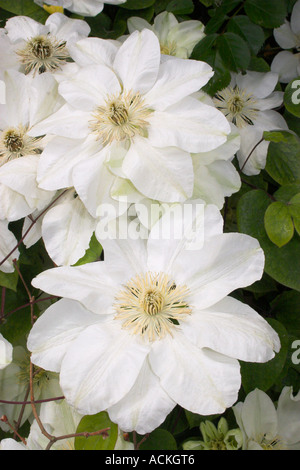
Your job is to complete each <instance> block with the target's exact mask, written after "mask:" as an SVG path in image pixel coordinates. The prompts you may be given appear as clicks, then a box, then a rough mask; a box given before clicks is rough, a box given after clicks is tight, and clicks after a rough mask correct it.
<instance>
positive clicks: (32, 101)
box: [0, 70, 61, 221]
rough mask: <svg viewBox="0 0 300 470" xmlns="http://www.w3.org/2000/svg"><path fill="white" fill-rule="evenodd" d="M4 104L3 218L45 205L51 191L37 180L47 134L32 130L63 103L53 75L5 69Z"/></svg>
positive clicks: (0, 151) (0, 130)
mask: <svg viewBox="0 0 300 470" xmlns="http://www.w3.org/2000/svg"><path fill="white" fill-rule="evenodd" d="M4 82H5V94H6V98H5V104H1V105H0V107H1V118H0V194H1V198H0V218H6V219H7V220H9V221H12V220H18V219H20V218H22V217H25V216H27V215H29V214H31V213H32V212H33V211H34V210H36V209H41V208H43V207H45V206H46V205H47V204H48V203H49V201H50V200H51V199H52V197H53V194H54V193H53V192H52V191H46V190H44V189H41V188H39V187H38V184H37V181H36V175H37V166H38V162H39V158H40V154H41V152H42V150H43V147H44V145H45V142H46V140H47V138H46V137H45V136H37V137H32V136H30V135H29V131H30V130H32V129H34V127H35V125H36V124H37V123H38V122H39V121H40V120H41V119H44V118H45V117H46V116H49V115H50V114H51V112H54V111H56V110H57V108H58V107H59V106H60V104H61V97H59V96H58V93H57V83H56V81H55V79H54V78H53V76H52V75H50V74H43V75H37V76H36V77H34V78H33V77H31V76H26V75H24V74H22V73H21V72H17V71H15V70H10V71H6V72H5V74H4Z"/></svg>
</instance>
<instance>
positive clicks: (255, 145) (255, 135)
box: [214, 71, 288, 175]
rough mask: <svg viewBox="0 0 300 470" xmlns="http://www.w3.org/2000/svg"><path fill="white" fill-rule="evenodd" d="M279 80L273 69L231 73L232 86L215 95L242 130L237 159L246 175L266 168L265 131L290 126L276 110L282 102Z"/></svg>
mask: <svg viewBox="0 0 300 470" xmlns="http://www.w3.org/2000/svg"><path fill="white" fill-rule="evenodd" d="M277 83H278V75H277V74H275V73H272V72H267V73H261V72H253V71H247V72H246V73H245V74H242V73H238V74H232V79H231V84H230V86H228V87H227V88H224V89H223V90H221V91H219V92H218V93H217V94H216V96H215V98H214V101H215V105H216V106H217V108H218V109H220V110H221V111H222V112H223V113H224V115H225V116H226V117H227V119H228V120H229V121H230V122H233V123H234V124H235V125H236V127H237V128H238V129H239V132H240V136H241V148H240V150H239V151H238V152H237V158H238V161H239V165H240V168H241V170H242V171H243V172H244V173H245V174H247V175H256V174H258V173H260V171H261V170H262V169H263V168H265V165H266V159H267V152H268V146H269V142H266V141H262V137H263V133H264V131H270V130H276V129H287V128H288V126H287V124H286V122H285V119H284V118H283V117H282V115H281V114H280V113H279V112H277V111H276V110H275V109H276V108H277V107H279V106H280V105H281V104H282V102H283V92H280V91H274V89H275V87H276V85H277ZM274 108H275V109H274Z"/></svg>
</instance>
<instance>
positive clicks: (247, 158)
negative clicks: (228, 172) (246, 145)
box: [241, 138, 265, 171]
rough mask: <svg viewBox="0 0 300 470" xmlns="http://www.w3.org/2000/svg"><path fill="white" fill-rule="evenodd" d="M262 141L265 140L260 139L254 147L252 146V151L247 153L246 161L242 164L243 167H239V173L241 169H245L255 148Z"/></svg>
mask: <svg viewBox="0 0 300 470" xmlns="http://www.w3.org/2000/svg"><path fill="white" fill-rule="evenodd" d="M264 140H265V139H264V138H262V139H260V141H259V142H257V144H256V145H254V147H253V149H252V150H251V152H250V153H249V155H248V157H247V158H246V160H245V161H244V163H243V165H242V167H241V171H243V169H244V168H245V165H246V163H247V162H248V160H249V158H250V157H251V155H252V154H253V152H254V150H256V149H257V147H258V146H259V145H260V144H261V143H262V142H263V141H264Z"/></svg>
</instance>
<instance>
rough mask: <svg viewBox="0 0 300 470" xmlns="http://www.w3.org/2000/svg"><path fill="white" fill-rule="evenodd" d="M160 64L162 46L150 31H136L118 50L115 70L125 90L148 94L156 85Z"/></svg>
mask: <svg viewBox="0 0 300 470" xmlns="http://www.w3.org/2000/svg"><path fill="white" fill-rule="evenodd" d="M159 62H160V46H159V42H158V39H157V37H156V35H155V34H154V33H153V32H152V31H150V30H149V29H144V30H143V31H142V32H139V31H135V32H134V33H132V34H131V35H130V36H129V37H128V39H126V41H125V42H124V43H123V44H122V46H121V47H120V49H119V50H118V52H117V54H116V57H115V61H114V69H115V70H116V72H117V74H118V75H119V77H120V79H121V81H122V83H123V88H124V90H127V91H129V90H133V91H135V92H140V93H142V94H143V93H146V92H147V91H148V90H150V89H151V87H152V86H153V85H154V83H155V80H156V78H157V74H158V69H159Z"/></svg>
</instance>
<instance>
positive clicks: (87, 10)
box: [34, 0, 126, 16]
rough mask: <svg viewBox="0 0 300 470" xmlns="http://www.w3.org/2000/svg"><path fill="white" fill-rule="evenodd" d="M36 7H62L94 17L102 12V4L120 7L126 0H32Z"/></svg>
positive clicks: (78, 13)
mask: <svg viewBox="0 0 300 470" xmlns="http://www.w3.org/2000/svg"><path fill="white" fill-rule="evenodd" d="M34 1H35V3H37V4H38V5H41V6H43V4H47V5H55V6H62V7H63V8H65V9H66V10H69V11H72V12H74V13H77V15H82V16H96V15H98V14H99V13H101V11H102V10H103V7H104V4H105V3H108V4H110V5H120V4H121V3H125V2H126V0H46V1H45V2H44V0H34Z"/></svg>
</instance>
